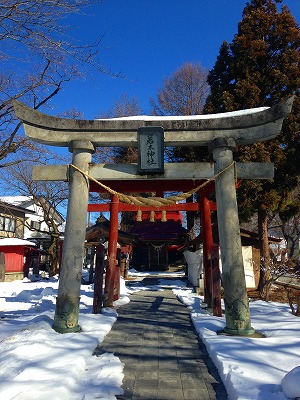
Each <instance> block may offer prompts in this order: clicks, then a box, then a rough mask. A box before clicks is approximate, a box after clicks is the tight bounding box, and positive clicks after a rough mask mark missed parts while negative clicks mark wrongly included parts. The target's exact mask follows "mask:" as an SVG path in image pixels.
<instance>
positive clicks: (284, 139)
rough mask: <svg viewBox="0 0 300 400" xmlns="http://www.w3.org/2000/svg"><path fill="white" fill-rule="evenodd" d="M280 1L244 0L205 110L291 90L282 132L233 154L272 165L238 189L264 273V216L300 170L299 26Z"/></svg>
mask: <svg viewBox="0 0 300 400" xmlns="http://www.w3.org/2000/svg"><path fill="white" fill-rule="evenodd" d="M278 3H281V1H280V0H251V1H249V2H248V3H247V5H246V7H245V9H244V11H243V17H242V20H241V22H240V23H239V25H238V33H237V34H236V35H235V37H234V39H233V41H232V43H230V44H228V43H226V42H224V43H223V45H222V47H221V49H220V53H219V56H218V58H217V61H216V64H215V66H214V68H213V69H212V70H211V71H210V73H209V76H208V83H209V84H210V87H211V94H210V96H209V97H208V99H207V102H206V105H205V110H204V111H205V113H215V112H224V111H233V110H238V109H247V108H253V107H261V106H273V105H275V104H277V103H278V102H280V101H282V100H283V99H285V98H287V97H289V96H291V95H293V94H295V100H294V105H293V110H292V113H291V115H290V116H289V117H288V118H286V120H285V121H284V124H283V128H282V131H281V133H280V135H279V136H277V137H276V139H274V140H272V141H268V142H265V143H257V144H255V145H251V146H243V147H240V148H239V149H238V151H237V154H236V159H237V160H239V161H243V162H247V161H259V162H268V161H271V162H274V163H275V176H274V179H273V180H272V181H264V180H262V181H256V180H253V181H244V182H243V184H242V185H241V187H240V189H239V193H238V195H239V204H240V206H241V217H242V218H244V219H246V218H249V217H250V216H251V215H252V214H253V213H254V212H255V211H258V215H259V232H260V234H261V240H262V257H263V259H264V262H265V271H268V265H269V250H268V249H269V247H268V229H267V228H268V217H269V216H270V214H271V213H276V212H279V211H282V210H284V208H285V205H286V202H287V199H288V198H289V193H290V192H291V191H292V190H293V189H294V188H295V187H296V185H297V183H298V177H299V172H300V145H299V124H300V96H299V95H300V68H299V67H300V30H299V27H298V25H297V23H296V22H295V19H294V17H293V16H292V15H291V13H290V11H289V9H288V8H287V7H286V6H282V7H280V5H279V4H278ZM279 8H280V9H279ZM265 278H266V276H264V274H262V279H265Z"/></svg>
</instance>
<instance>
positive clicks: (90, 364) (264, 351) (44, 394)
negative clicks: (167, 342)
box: [0, 272, 300, 400]
mask: <svg viewBox="0 0 300 400" xmlns="http://www.w3.org/2000/svg"><path fill="white" fill-rule="evenodd" d="M132 275H135V276H136V277H137V279H139V276H140V275H141V274H138V273H134V272H132ZM172 276H173V277H174V275H172ZM175 276H176V275H175ZM177 278H178V279H176V280H173V281H168V280H166V279H165V277H163V276H162V277H161V279H160V285H159V286H160V287H166V286H170V283H172V284H171V289H172V290H174V292H175V293H176V294H177V296H178V297H179V298H180V300H181V301H183V302H184V303H185V304H186V305H187V306H188V307H189V308H190V310H191V314H192V319H193V321H194V324H195V327H196V330H197V332H198V333H199V336H200V337H201V339H202V340H203V341H204V343H205V345H206V347H207V350H208V352H209V355H210V357H211V358H212V360H213V361H214V363H215V365H216V366H217V368H218V370H219V373H220V376H221V378H222V380H223V382H224V384H225V387H226V389H227V392H228V395H229V399H230V400H286V399H287V396H285V394H284V392H283V387H282V384H281V383H282V379H283V378H284V377H285V376H286V374H287V373H288V372H290V371H291V370H293V369H294V368H295V367H299V366H300V318H299V317H295V316H293V315H291V313H290V309H289V307H288V305H286V304H280V303H264V302H262V301H255V302H251V303H250V306H251V320H252V326H253V327H254V328H255V329H256V330H258V331H261V332H262V333H264V334H265V335H266V338H263V339H255V338H253V339H252V338H241V337H228V336H219V335H217V334H216V332H217V331H218V330H220V329H222V328H223V327H224V326H225V321H224V318H220V317H213V316H211V315H209V314H207V313H206V312H205V309H202V308H201V304H202V298H201V296H198V295H196V294H195V293H193V292H192V290H191V289H190V288H187V287H185V283H184V281H182V280H181V279H180V274H177ZM57 287H58V281H57V279H55V278H51V279H50V280H41V281H38V282H33V281H29V280H24V281H14V282H11V283H0V340H1V347H0V365H1V369H0V399H1V400H11V399H14V400H26V399H30V400H45V399H47V400H61V399H64V400H83V399H84V400H91V399H102V400H114V399H116V397H115V396H116V395H118V394H122V389H121V385H122V378H123V373H122V370H123V367H124V366H123V364H122V363H121V362H120V360H119V359H118V358H117V357H115V356H114V355H113V354H108V353H106V354H103V355H101V356H93V350H94V349H95V347H96V346H97V344H99V343H101V341H102V340H103V338H104V337H105V335H106V334H107V333H108V332H109V331H110V329H111V327H112V325H113V323H114V321H115V320H116V318H117V311H115V310H111V309H104V310H103V313H102V314H101V315H94V314H92V313H91V311H92V302H93V288H92V286H90V285H82V288H81V299H80V317H79V323H80V326H81V328H82V332H81V333H68V334H64V335H62V334H59V333H56V332H55V331H54V330H53V329H52V327H51V326H52V321H53V316H54V310H55V298H56V294H57ZM121 287H122V296H121V299H120V300H118V302H117V304H115V305H116V306H118V307H119V306H122V304H124V303H126V302H128V301H130V293H132V291H133V290H143V289H144V290H146V289H147V287H139V288H137V289H132V288H131V289H128V288H126V286H125V284H124V281H122V285H121ZM160 287H155V289H157V290H159V289H160ZM151 289H153V287H151ZM283 384H284V389H285V392H286V393H287V392H288V391H290V392H291V393H289V395H291V396H294V397H296V395H297V396H300V367H299V368H298V369H296V370H294V371H293V373H292V374H290V375H288V376H287V377H286V378H285V380H284V382H283Z"/></svg>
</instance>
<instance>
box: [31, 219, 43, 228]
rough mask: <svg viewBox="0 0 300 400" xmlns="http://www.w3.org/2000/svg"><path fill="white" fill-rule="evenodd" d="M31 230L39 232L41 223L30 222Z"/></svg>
mask: <svg viewBox="0 0 300 400" xmlns="http://www.w3.org/2000/svg"><path fill="white" fill-rule="evenodd" d="M30 225H31V228H32V229H36V230H40V229H41V223H40V222H39V221H31V222H30Z"/></svg>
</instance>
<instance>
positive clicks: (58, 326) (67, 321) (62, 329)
mask: <svg viewBox="0 0 300 400" xmlns="http://www.w3.org/2000/svg"><path fill="white" fill-rule="evenodd" d="M79 300H80V297H69V296H59V297H57V299H56V310H55V316H54V323H53V326H52V328H53V329H54V330H55V331H56V332H58V333H71V332H80V331H81V328H80V326H79V325H78V314H79Z"/></svg>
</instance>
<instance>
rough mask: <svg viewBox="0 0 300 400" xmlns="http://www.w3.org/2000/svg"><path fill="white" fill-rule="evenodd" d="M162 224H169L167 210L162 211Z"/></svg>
mask: <svg viewBox="0 0 300 400" xmlns="http://www.w3.org/2000/svg"><path fill="white" fill-rule="evenodd" d="M161 222H167V212H166V210H162V212H161Z"/></svg>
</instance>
